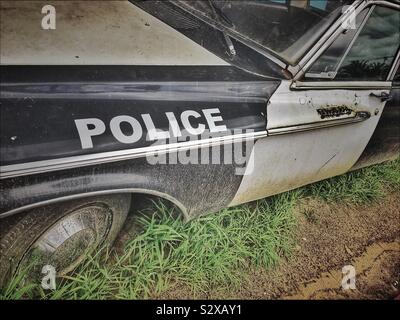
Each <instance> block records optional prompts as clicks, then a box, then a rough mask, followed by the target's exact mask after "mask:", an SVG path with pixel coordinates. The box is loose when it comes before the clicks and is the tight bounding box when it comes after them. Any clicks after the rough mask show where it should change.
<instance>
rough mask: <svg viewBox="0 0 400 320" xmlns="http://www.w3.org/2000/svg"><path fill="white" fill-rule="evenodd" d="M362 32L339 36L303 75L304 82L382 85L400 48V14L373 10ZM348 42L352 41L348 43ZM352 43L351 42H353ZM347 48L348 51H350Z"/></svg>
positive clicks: (376, 8) (384, 8)
mask: <svg viewBox="0 0 400 320" xmlns="http://www.w3.org/2000/svg"><path fill="white" fill-rule="evenodd" d="M364 16H365V12H363V13H361V15H360V16H359V17H358V18H357V23H356V24H357V25H358V27H360V26H361V30H360V33H359V35H358V36H356V37H355V38H353V37H352V34H354V33H355V34H357V32H356V31H354V30H353V31H352V32H349V33H348V34H345V35H341V36H339V38H338V39H337V40H336V41H335V42H334V43H333V44H332V45H331V46H330V47H329V48H328V49H327V50H326V52H325V53H324V54H323V55H322V56H321V57H320V58H319V59H318V60H317V61H316V63H315V64H314V65H313V66H312V67H311V68H310V70H309V71H308V72H307V73H306V76H305V78H306V79H310V78H311V79H313V80H321V79H331V80H335V81H385V80H386V79H387V76H388V73H389V71H390V67H391V66H392V63H393V61H394V59H395V56H396V53H397V51H398V49H399V44H400V32H399V25H400V11H397V10H394V9H391V8H388V7H380V6H376V7H374V8H373V9H372V12H371V13H370V16H369V17H367V20H366V22H365V24H364V25H363V24H362V22H363V18H364ZM350 38H351V39H350ZM352 39H353V40H352ZM347 48H350V49H349V50H348V49H347Z"/></svg>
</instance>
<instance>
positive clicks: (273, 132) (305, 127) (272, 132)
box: [268, 112, 371, 136]
mask: <svg viewBox="0 0 400 320" xmlns="http://www.w3.org/2000/svg"><path fill="white" fill-rule="evenodd" d="M370 117H371V114H370V113H369V112H357V113H356V114H355V116H353V117H350V118H343V119H335V120H328V121H323V122H313V123H306V124H299V125H295V126H290V127H281V128H273V129H268V135H269V136H277V135H282V134H290V133H296V132H304V131H310V130H316V129H323V128H329V127H334V126H340V125H345V124H351V123H357V122H362V121H365V120H367V119H369V118H370Z"/></svg>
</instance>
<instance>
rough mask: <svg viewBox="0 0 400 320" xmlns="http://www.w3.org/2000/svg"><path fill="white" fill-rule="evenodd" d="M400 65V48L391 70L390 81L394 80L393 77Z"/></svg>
mask: <svg viewBox="0 0 400 320" xmlns="http://www.w3.org/2000/svg"><path fill="white" fill-rule="evenodd" d="M399 67H400V49H399V51H398V52H397V56H396V59H395V60H394V63H393V65H392V68H391V69H390V71H389V75H388V81H393V78H394V76H395V75H396V71H397V68H399Z"/></svg>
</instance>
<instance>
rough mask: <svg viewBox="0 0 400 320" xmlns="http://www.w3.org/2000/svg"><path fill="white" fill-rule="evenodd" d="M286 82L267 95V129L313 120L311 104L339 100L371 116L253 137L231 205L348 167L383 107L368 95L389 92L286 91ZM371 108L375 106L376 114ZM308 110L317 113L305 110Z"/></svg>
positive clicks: (287, 89)
mask: <svg viewBox="0 0 400 320" xmlns="http://www.w3.org/2000/svg"><path fill="white" fill-rule="evenodd" d="M289 86H290V81H284V82H283V83H282V84H281V86H280V87H279V88H278V90H277V91H276V92H275V93H274V94H273V95H272V97H271V100H270V102H271V104H270V105H269V106H268V107H267V119H268V128H275V127H276V126H282V125H285V126H293V125H296V124H301V123H304V121H305V122H309V121H310V120H312V121H314V120H317V119H318V114H317V112H316V109H318V108H320V107H324V106H327V105H328V104H330V105H342V104H344V105H346V106H349V107H351V108H352V109H355V110H358V111H368V112H370V113H371V118H369V119H367V120H365V121H363V122H359V123H354V124H347V125H342V126H336V127H330V128H324V129H317V130H312V131H306V132H299V133H291V134H285V135H281V136H268V137H266V138H262V139H260V140H258V141H257V142H256V143H255V145H254V148H253V150H252V153H251V155H250V157H251V159H250V160H249V163H251V161H252V160H254V169H253V171H252V173H250V174H247V175H246V174H245V175H244V177H243V180H242V183H241V184H240V187H239V189H238V191H237V193H236V196H235V197H234V199H233V200H232V202H231V204H230V205H231V206H233V205H238V204H240V203H244V202H247V201H252V200H256V199H260V198H263V197H267V196H271V195H274V194H278V193H280V192H284V191H287V190H291V189H294V188H297V187H300V186H303V185H306V184H309V183H313V182H316V181H319V180H323V179H326V178H329V177H332V176H336V175H340V174H343V173H345V172H347V171H348V170H349V169H350V168H351V167H352V166H353V165H354V164H355V163H356V161H357V160H358V158H359V157H360V155H361V153H362V152H363V150H364V149H365V147H366V145H367V143H368V141H369V139H370V137H371V136H372V134H373V132H374V130H375V128H376V126H377V124H378V121H379V118H380V115H381V114H382V111H383V107H384V103H382V102H381V101H380V100H379V99H377V98H375V97H370V95H369V94H370V93H371V92H375V93H380V92H382V91H385V92H388V90H324V91H321V90H305V91H291V90H290V88H289ZM355 95H357V97H356V96H355ZM305 101H307V102H305ZM309 101H311V102H309ZM304 102H305V103H304ZM303 103H304V104H303ZM356 103H357V105H356ZM376 109H377V110H378V111H379V113H378V114H377V115H375V111H376ZM310 111H311V112H312V113H315V115H316V116H313V115H312V114H310ZM303 112H304V114H302V113H303ZM319 121H325V120H321V119H319ZM250 169H252V168H250Z"/></svg>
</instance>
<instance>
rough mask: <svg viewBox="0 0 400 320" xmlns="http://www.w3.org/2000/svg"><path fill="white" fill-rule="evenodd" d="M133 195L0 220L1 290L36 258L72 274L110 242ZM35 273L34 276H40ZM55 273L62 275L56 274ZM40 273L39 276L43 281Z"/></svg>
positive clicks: (46, 208) (81, 201)
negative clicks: (86, 259) (97, 249)
mask: <svg viewBox="0 0 400 320" xmlns="http://www.w3.org/2000/svg"><path fill="white" fill-rule="evenodd" d="M130 202H131V195H129V194H116V195H107V196H98V197H91V198H85V199H79V200H74V201H68V202H62V203H58V204H55V205H49V206H44V207H39V208H35V209H32V210H31V211H28V212H26V213H23V214H17V215H16V216H15V217H10V218H7V219H4V220H0V288H2V287H5V286H6V285H7V283H8V282H9V281H10V280H11V278H12V277H13V275H14V274H15V273H16V272H17V271H18V270H23V269H24V268H25V266H29V265H30V262H29V260H32V257H31V256H33V257H37V255H38V252H39V256H40V259H41V260H40V262H41V266H43V265H45V264H51V265H52V264H56V265H57V266H59V268H60V269H61V270H63V271H62V272H61V273H62V274H65V273H68V272H70V271H71V270H73V269H74V268H75V267H76V266H77V265H79V263H81V262H82V261H83V259H84V256H85V255H87V254H88V253H89V248H90V250H94V249H96V248H99V247H100V246H103V245H108V244H111V243H112V242H113V241H114V240H115V238H116V236H117V235H118V233H119V231H120V229H121V228H122V226H123V224H124V222H125V219H126V216H127V214H128V211H129V207H130ZM41 266H38V268H39V267H40V269H38V270H35V274H36V277H37V276H38V274H40V272H41ZM57 274H58V275H59V274H60V273H59V272H58V270H57ZM43 276H44V275H42V277H43Z"/></svg>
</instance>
